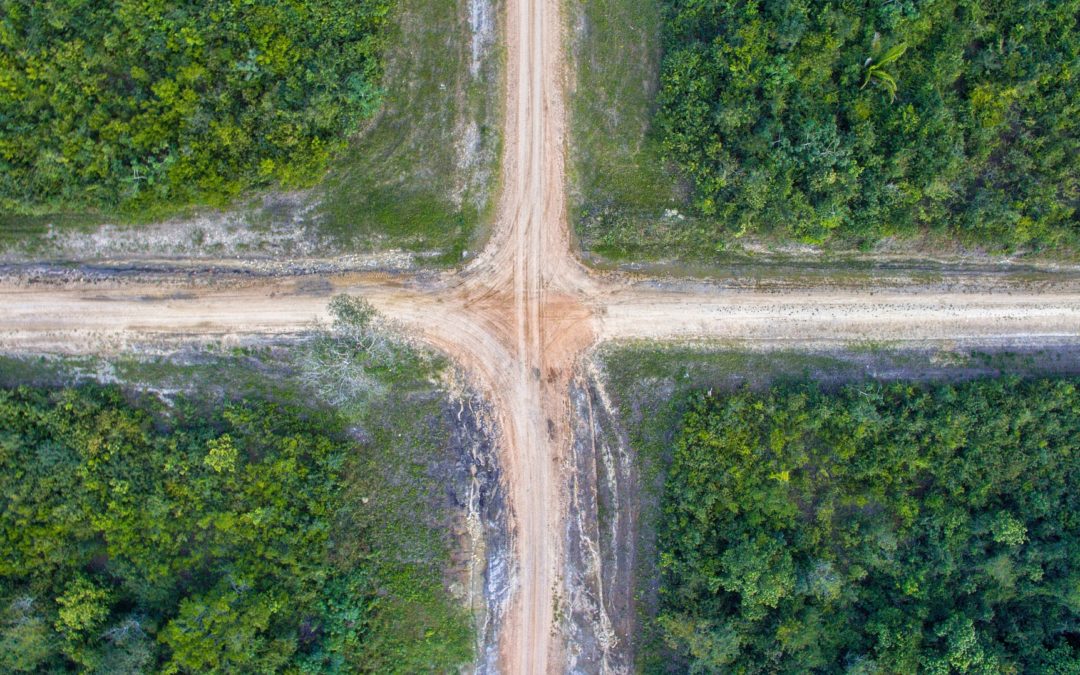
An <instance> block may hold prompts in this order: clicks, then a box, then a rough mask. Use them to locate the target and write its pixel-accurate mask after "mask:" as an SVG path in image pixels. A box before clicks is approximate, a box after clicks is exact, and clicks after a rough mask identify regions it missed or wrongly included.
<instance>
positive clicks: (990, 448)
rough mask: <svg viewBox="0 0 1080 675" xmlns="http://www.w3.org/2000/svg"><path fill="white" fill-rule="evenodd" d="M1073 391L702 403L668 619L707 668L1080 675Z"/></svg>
mask: <svg viewBox="0 0 1080 675" xmlns="http://www.w3.org/2000/svg"><path fill="white" fill-rule="evenodd" d="M1078 485H1080V390H1078V389H1077V384H1076V382H1075V381H1067V380H1061V379H1047V380H1030V381H1021V380H1016V379H1008V378H1006V379H995V380H980V381H974V382H969V383H965V384H953V385H944V384H938V385H911V384H891V385H883V384H877V383H865V384H861V385H849V386H848V387H846V388H844V389H842V390H840V391H838V392H836V393H823V392H822V391H820V390H818V389H815V388H813V387H808V386H802V385H787V386H777V387H774V388H773V389H772V390H769V391H767V392H765V393H761V394H758V393H752V392H748V391H743V392H740V393H735V394H732V395H723V396H721V395H711V394H704V393H702V394H698V395H696V398H695V399H694V400H693V402H692V405H691V408H690V410H689V412H688V413H687V414H686V416H685V418H684V422H683V426H682V429H681V432H680V434H679V436H678V440H677V444H676V446H675V451H674V457H673V463H672V466H671V469H670V473H669V475H668V479H667V483H666V487H665V506H664V509H665V510H664V518H663V519H662V523H661V525H660V531H659V547H660V567H661V570H662V587H661V591H660V592H661V604H662V608H661V611H660V616H659V617H658V622H659V625H660V627H661V630H662V632H663V633H664V634H665V636H666V640H667V641H668V642H669V644H670V645H671V647H672V648H673V649H675V650H676V651H677V652H678V654H680V655H681V658H682V659H684V660H685V661H684V662H681V663H680V662H678V661H672V662H671V664H672V667H674V668H675V669H676V670H686V669H688V670H690V671H691V672H698V673H714V672H736V673H773V672H808V671H809V672H846V673H950V672H958V673H960V672H968V673H1075V672H1077V671H1078V669H1080V544H1078V542H1080V497H1078V490H1077V486H1078Z"/></svg>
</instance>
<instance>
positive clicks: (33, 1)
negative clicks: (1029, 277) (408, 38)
mask: <svg viewBox="0 0 1080 675" xmlns="http://www.w3.org/2000/svg"><path fill="white" fill-rule="evenodd" d="M390 7H391V2H390V0H311V1H305V2H275V1H273V0H206V1H202V2H190V1H184V2H161V1H160V0H113V1H110V2H98V1H95V0H0V209H2V210H4V211H9V212H15V213H30V212H37V211H42V210H62V209H71V210H74V209H83V208H101V209H116V208H126V209H128V210H131V211H133V210H136V209H139V210H141V209H146V208H149V207H157V206H160V205H170V206H183V205H186V204H189V203H214V204H217V203H222V202H223V201H225V200H227V199H229V198H231V197H233V196H235V195H236V194H238V193H239V192H240V191H241V190H243V189H245V188H249V187H252V186H257V185H265V184H268V183H270V182H273V181H277V182H280V183H281V184H282V185H285V186H297V185H304V184H308V183H311V182H312V181H313V180H314V179H316V178H318V177H319V176H320V174H321V172H322V170H323V168H324V167H325V165H326V162H327V160H328V158H329V156H330V155H331V153H332V152H334V150H335V149H336V148H338V147H340V145H341V143H342V142H343V140H344V138H345V137H346V136H347V135H348V134H349V133H350V132H352V131H353V130H355V129H356V128H357V126H358V124H359V122H360V120H362V119H363V118H364V117H365V116H367V115H370V114H371V113H372V111H373V110H374V109H375V107H376V106H377V104H378V101H379V96H380V92H379V88H378V82H379V78H380V75H381V61H380V58H381V52H382V47H383V43H384V40H385V30H384V28H385V26H386V20H387V14H388V12H389V9H390Z"/></svg>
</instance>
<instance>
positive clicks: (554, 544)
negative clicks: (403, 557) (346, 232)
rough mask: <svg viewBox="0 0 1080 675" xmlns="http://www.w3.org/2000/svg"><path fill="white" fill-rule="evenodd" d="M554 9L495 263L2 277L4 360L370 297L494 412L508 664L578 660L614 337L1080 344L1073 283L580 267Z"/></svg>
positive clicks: (97, 348)
mask: <svg viewBox="0 0 1080 675" xmlns="http://www.w3.org/2000/svg"><path fill="white" fill-rule="evenodd" d="M559 8H560V3H558V2H555V1H553V0H510V2H508V3H507V6H506V12H507V14H506V21H507V31H506V33H507V54H506V57H507V90H506V110H505V124H506V128H505V133H504V138H505V142H504V149H503V152H504V157H503V165H502V167H503V168H502V171H503V175H502V184H501V185H502V195H501V198H500V202H499V208H498V216H497V225H496V227H495V229H494V231H493V233H492V236H491V238H490V241H489V242H488V244H487V247H486V248H485V250H484V251H483V252H482V253H481V254H479V255H478V256H477V257H476V258H475V259H473V261H472V262H471V263H470V264H469V265H468V266H467V267H466V268H464V269H463V270H459V271H457V272H447V273H441V274H433V273H426V274H425V273H418V274H391V273H385V272H384V273H377V272H355V273H348V274H335V273H321V272H320V271H319V270H317V269H316V270H303V269H301V270H296V269H293V268H289V267H288V266H286V267H284V268H282V270H283V271H279V272H275V273H273V274H252V273H242V272H233V273H221V272H219V273H216V274H212V275H204V274H200V273H199V271H198V269H197V268H191V267H188V266H183V265H176V266H174V267H173V268H169V267H168V266H160V267H154V268H144V269H132V268H131V267H130V266H128V265H126V264H125V263H124V262H123V261H118V262H114V263H112V264H110V265H106V266H103V267H96V268H86V267H82V268H80V267H70V268H65V269H55V268H49V267H40V268H37V267H9V268H7V269H6V271H5V272H4V274H3V276H2V278H0V317H3V318H2V319H0V349H2V350H4V351H9V352H61V353H84V352H95V353H100V352H120V351H123V350H127V349H131V348H133V347H136V346H138V347H140V348H143V349H145V348H158V347H160V348H165V347H169V346H171V345H173V344H175V343H180V342H192V341H199V340H208V341H210V340H213V341H222V340H224V341H225V342H229V341H236V342H238V343H239V342H241V341H250V340H258V339H260V338H263V337H268V336H272V337H275V338H279V337H281V336H284V335H294V334H295V335H300V334H303V333H305V332H307V331H309V330H311V328H312V326H313V322H314V321H316V320H321V319H325V318H326V317H327V316H328V315H327V310H326V306H327V300H328V298H329V297H331V296H333V295H335V294H338V293H348V294H351V295H356V296H361V297H363V298H366V299H367V300H369V301H370V302H371V303H372V304H373V305H374V306H375V307H376V308H378V309H379V310H380V311H381V312H383V313H384V314H385V315H386V316H388V317H390V318H392V319H394V320H396V321H397V322H399V323H400V324H401V325H402V326H403V327H405V328H406V330H407V331H408V332H409V333H410V334H412V335H415V336H416V337H417V338H419V339H422V340H424V341H426V342H428V343H430V344H432V345H434V346H436V347H437V348H439V349H441V350H443V351H444V352H446V353H447V354H449V355H450V356H451V357H452V358H453V359H454V360H455V361H456V362H457V363H458V364H459V365H461V366H462V367H463V368H465V369H466V370H467V372H469V373H470V374H471V376H472V377H473V378H474V384H475V385H476V386H478V387H479V388H480V390H481V391H483V392H484V393H485V394H486V396H487V397H488V399H489V401H490V402H491V404H492V406H493V409H494V411H495V417H496V423H497V426H498V428H499V433H500V438H501V446H502V447H501V454H500V457H501V463H502V466H501V469H502V473H503V475H504V476H505V478H506V481H507V488H508V495H509V505H510V509H511V517H510V522H511V530H512V533H513V547H514V552H515V556H516V566H515V571H514V580H513V583H512V587H513V588H514V594H513V597H512V600H511V604H510V607H509V608H508V610H507V612H506V615H505V620H504V625H503V626H502V627H501V630H500V631H499V634H500V644H499V650H500V655H501V656H500V670H502V671H504V672H513V673H540V672H549V671H558V670H561V669H562V668H563V666H564V664H565V663H567V658H566V657H567V655H566V654H565V653H563V650H564V648H565V640H564V639H563V638H562V637H561V635H563V632H562V631H561V629H560V627H559V625H558V622H557V620H556V612H557V607H558V604H559V602H560V599H561V598H562V597H564V595H565V594H564V591H563V590H562V589H563V588H564V579H563V578H562V575H561V573H560V571H561V570H563V560H564V558H563V551H562V546H563V536H562V533H563V531H564V523H565V521H566V519H567V518H568V517H569V514H568V510H569V507H568V503H569V502H568V499H567V494H566V489H565V486H566V484H567V477H568V476H567V472H570V471H572V470H573V468H574V467H573V466H572V465H571V464H570V462H569V459H568V451H569V448H570V444H571V441H572V438H571V436H572V423H571V422H572V420H571V413H572V410H571V404H570V398H569V392H570V384H571V378H572V376H573V374H574V372H575V367H576V366H578V365H579V364H580V357H581V356H582V355H583V354H584V353H585V352H586V351H587V350H589V349H590V348H591V347H592V346H594V345H595V344H597V343H598V342H600V341H605V340H627V339H650V340H652V339H671V338H678V339H693V340H723V341H725V342H747V341H750V342H754V343H755V344H758V345H759V346H760V345H782V346H784V347H790V346H791V345H792V344H809V343H815V344H820V343H840V342H843V343H847V342H874V343H885V342H897V341H916V340H918V341H925V340H932V341H941V342H947V343H972V344H983V343H993V344H1018V345H1030V344H1038V343H1041V342H1043V341H1048V340H1049V341H1056V342H1061V341H1066V342H1070V343H1072V342H1078V341H1080V277H1078V276H1077V275H1076V274H1075V273H1074V272H1073V271H1069V270H1066V271H1057V272H1055V271H1047V272H1045V273H1039V274H1031V273H1029V272H1027V271H1022V272H1009V271H1007V270H1002V271H997V270H981V271H978V272H975V273H972V272H969V271H957V272H956V273H951V272H950V271H948V270H943V271H940V272H938V273H935V275H933V276H932V277H928V276H927V275H924V274H917V273H914V272H913V273H911V274H907V273H905V272H904V270H902V269H893V270H890V271H889V272H888V274H887V275H885V274H882V275H877V276H875V275H873V274H870V275H866V276H865V278H859V279H856V280H853V281H852V280H845V281H837V280H830V279H828V278H821V277H800V278H798V279H796V276H797V270H792V276H791V279H796V280H789V281H786V282H785V281H784V278H785V277H784V276H783V274H782V273H780V274H777V273H775V271H774V272H771V273H770V276H769V278H768V279H765V280H762V279H750V280H738V281H734V280H726V281H725V280H717V281H711V282H710V281H686V280H677V279H668V280H658V279H654V280H650V279H646V278H643V277H634V276H629V275H626V274H614V273H611V274H601V273H597V272H592V271H590V270H588V269H586V268H585V267H584V266H583V265H581V264H580V263H579V262H578V260H577V259H576V258H575V257H574V255H573V254H572V246H571V238H570V234H569V227H568V225H567V219H566V208H565V195H564V184H565V176H564V165H565V158H564V149H565V147H566V135H565V130H566V119H565V106H564V98H563V94H564V88H565V81H566V75H565V72H564V67H563V62H562V56H561V54H562V48H563V43H562V39H563V35H562V26H563V22H562V18H561V17H560V14H559Z"/></svg>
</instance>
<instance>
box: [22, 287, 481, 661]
mask: <svg viewBox="0 0 1080 675" xmlns="http://www.w3.org/2000/svg"><path fill="white" fill-rule="evenodd" d="M335 310H336V312H337V316H338V321H337V325H336V326H335V327H334V329H333V330H332V331H327V332H323V333H321V334H319V335H316V336H315V337H314V338H313V340H311V341H309V342H308V343H307V344H305V345H303V346H298V347H293V348H291V349H288V350H286V349H283V348H278V347H273V346H268V347H265V348H258V349H254V350H239V351H236V352H234V353H231V354H229V353H225V354H220V353H216V352H213V351H209V352H201V353H191V354H187V355H186V356H184V357H183V358H179V359H176V358H168V359H166V358H158V359H148V358H146V357H143V358H140V359H135V358H127V359H121V360H116V361H103V360H100V359H96V358H95V359H74V360H70V361H57V360H52V359H49V360H45V361H39V360H36V359H7V360H4V361H3V362H2V363H0V385H2V388H0V428H2V429H3V432H0V465H2V467H3V471H0V474H2V476H0V483H3V487H2V494H3V495H4V497H3V500H2V501H0V537H2V539H3V545H2V546H0V549H2V550H3V555H2V556H0V669H2V670H4V672H43V671H50V672H52V671H60V670H71V669H76V670H86V671H88V672H110V673H120V672H147V671H159V670H160V671H164V672H418V671H433V672H439V671H442V672H450V671H454V670H456V669H457V668H458V667H459V666H462V665H464V664H467V663H469V662H470V661H471V660H472V659H473V657H474V645H475V637H474V636H475V629H474V625H473V620H472V617H471V616H470V612H469V609H468V608H466V607H465V605H464V601H463V599H462V598H460V597H457V596H455V595H453V594H452V593H451V592H450V591H449V590H448V587H449V585H450V583H451V581H452V579H453V578H454V575H455V574H460V572H461V571H460V570H457V569H456V568H455V567H454V566H453V565H452V564H451V550H452V548H453V547H454V546H456V545H458V542H456V541H455V540H454V539H453V537H452V535H451V532H452V531H453V530H454V527H455V526H454V519H455V518H457V517H460V514H457V511H456V510H457V509H459V508H460V507H459V505H458V504H454V503H451V502H452V499H453V498H452V497H450V496H449V495H450V494H451V492H453V490H454V489H456V488H454V487H452V486H455V485H458V484H464V485H467V484H468V482H469V480H470V477H469V476H468V473H467V471H468V469H467V467H468V462H463V461H462V459H461V458H460V457H458V456H457V455H456V454H455V453H456V452H460V450H461V449H460V448H454V447H453V444H454V443H453V439H452V436H453V431H452V428H451V423H450V413H449V412H448V410H449V409H450V407H449V406H448V404H447V401H446V399H445V394H443V393H441V392H440V391H439V390H438V389H437V388H436V387H435V386H434V385H433V384H432V379H433V378H434V377H436V376H437V374H438V373H439V372H440V371H441V369H442V368H443V363H442V362H441V361H440V360H438V359H436V358H434V357H432V356H430V355H427V354H426V353H424V352H421V351H417V350H414V349H413V348H411V347H408V346H407V345H404V344H403V343H401V342H400V341H398V340H395V339H393V336H392V334H391V335H390V337H389V338H387V337H386V335H387V333H386V327H385V326H382V325H379V323H378V319H377V317H375V316H374V315H373V314H372V313H371V312H370V310H369V309H368V308H367V307H366V306H365V305H364V304H363V303H357V302H355V301H347V300H338V301H335ZM376 333H377V335H376ZM330 361H332V362H333V363H334V365H335V366H336V367H337V368H339V369H341V370H343V371H344V373H345V374H344V375H343V374H342V373H341V372H335V373H328V372H326V371H325V369H321V368H320V365H319V364H326V363H328V362H330ZM95 380H107V381H122V382H124V384H123V385H119V384H108V385H102V384H97V383H96V382H95ZM342 386H344V387H346V389H345V392H346V394H345V395H341V394H340V388H341V387H342ZM330 393H335V395H339V396H340V398H338V399H336V400H333V401H331V400H330V399H329V398H328V395H329V394H330ZM454 410H455V411H456V410H457V409H456V408H454ZM455 472H457V473H455ZM458 474H461V475H458Z"/></svg>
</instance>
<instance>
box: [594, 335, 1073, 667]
mask: <svg viewBox="0 0 1080 675" xmlns="http://www.w3.org/2000/svg"><path fill="white" fill-rule="evenodd" d="M599 358H600V359H601V360H602V363H603V367H604V372H605V376H606V378H607V384H606V388H607V391H608V392H609V393H610V395H611V397H612V399H613V402H614V404H615V406H616V408H617V413H618V417H619V422H620V425H621V427H622V430H623V433H625V435H626V436H625V437H626V440H627V442H628V443H629V446H630V448H632V449H633V457H634V458H635V462H636V467H637V471H638V473H639V477H640V480H639V484H640V488H641V489H640V494H639V503H638V505H637V506H636V508H638V509H640V510H639V518H638V522H639V523H640V526H639V530H638V532H637V541H636V542H634V545H636V546H637V548H638V558H637V560H638V563H637V569H636V570H635V576H636V581H635V591H634V597H635V605H636V613H637V619H636V621H637V628H636V631H635V635H634V638H633V642H634V651H635V654H636V659H637V664H638V667H639V669H642V670H644V671H645V672H662V671H663V669H664V664H665V663H668V662H670V659H671V657H672V655H671V653H670V652H669V650H668V647H667V646H666V643H665V640H664V634H663V633H662V631H660V630H659V628H658V626H657V624H656V622H655V618H656V616H657V615H658V614H659V612H660V596H659V582H660V571H659V568H658V565H657V563H658V555H659V554H658V549H657V528H658V526H659V524H660V523H662V522H663V521H664V519H665V517H664V515H663V510H662V503H663V497H664V488H665V484H666V481H667V478H668V472H669V469H670V466H671V462H672V458H673V454H672V451H673V448H674V447H675V443H676V439H677V437H678V433H679V429H680V426H681V423H682V420H683V418H684V416H685V415H686V414H687V412H688V411H689V410H690V407H691V405H692V402H693V397H694V396H695V395H697V394H699V393H702V392H710V391H711V392H712V393H713V394H714V395H716V396H724V395H727V394H729V393H733V392H738V391H743V390H749V391H751V392H755V393H764V392H767V391H768V390H769V389H770V388H771V387H777V386H789V385H798V384H800V383H808V382H813V383H816V384H817V386H820V387H822V388H823V389H824V390H826V391H832V390H836V389H838V388H840V387H842V386H844V385H845V384H847V383H857V382H865V381H868V380H869V381H875V382H878V381H881V382H892V381H907V382H925V383H933V382H942V381H955V382H962V381H965V380H970V379H972V378H975V377H1002V376H1033V377H1034V376H1039V377H1043V376H1054V375H1069V376H1073V377H1075V376H1080V355H1077V354H1076V352H1075V350H1069V349H1067V348H1063V349H1060V350H1030V351H1024V350H1021V351H1001V350H990V351H983V350H937V349H926V350H910V349H904V348H901V347H897V346H894V345H889V344H863V345H854V346H850V347H848V348H846V349H842V350H841V349H837V350H832V351H760V352H759V351H747V350H746V349H745V348H740V347H737V346H730V347H728V346H723V345H719V346H714V347H711V348H705V347H678V346H657V345H636V344H629V345H619V346H611V347H608V348H605V349H604V350H603V351H602V352H601V353H600V355H599Z"/></svg>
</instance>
